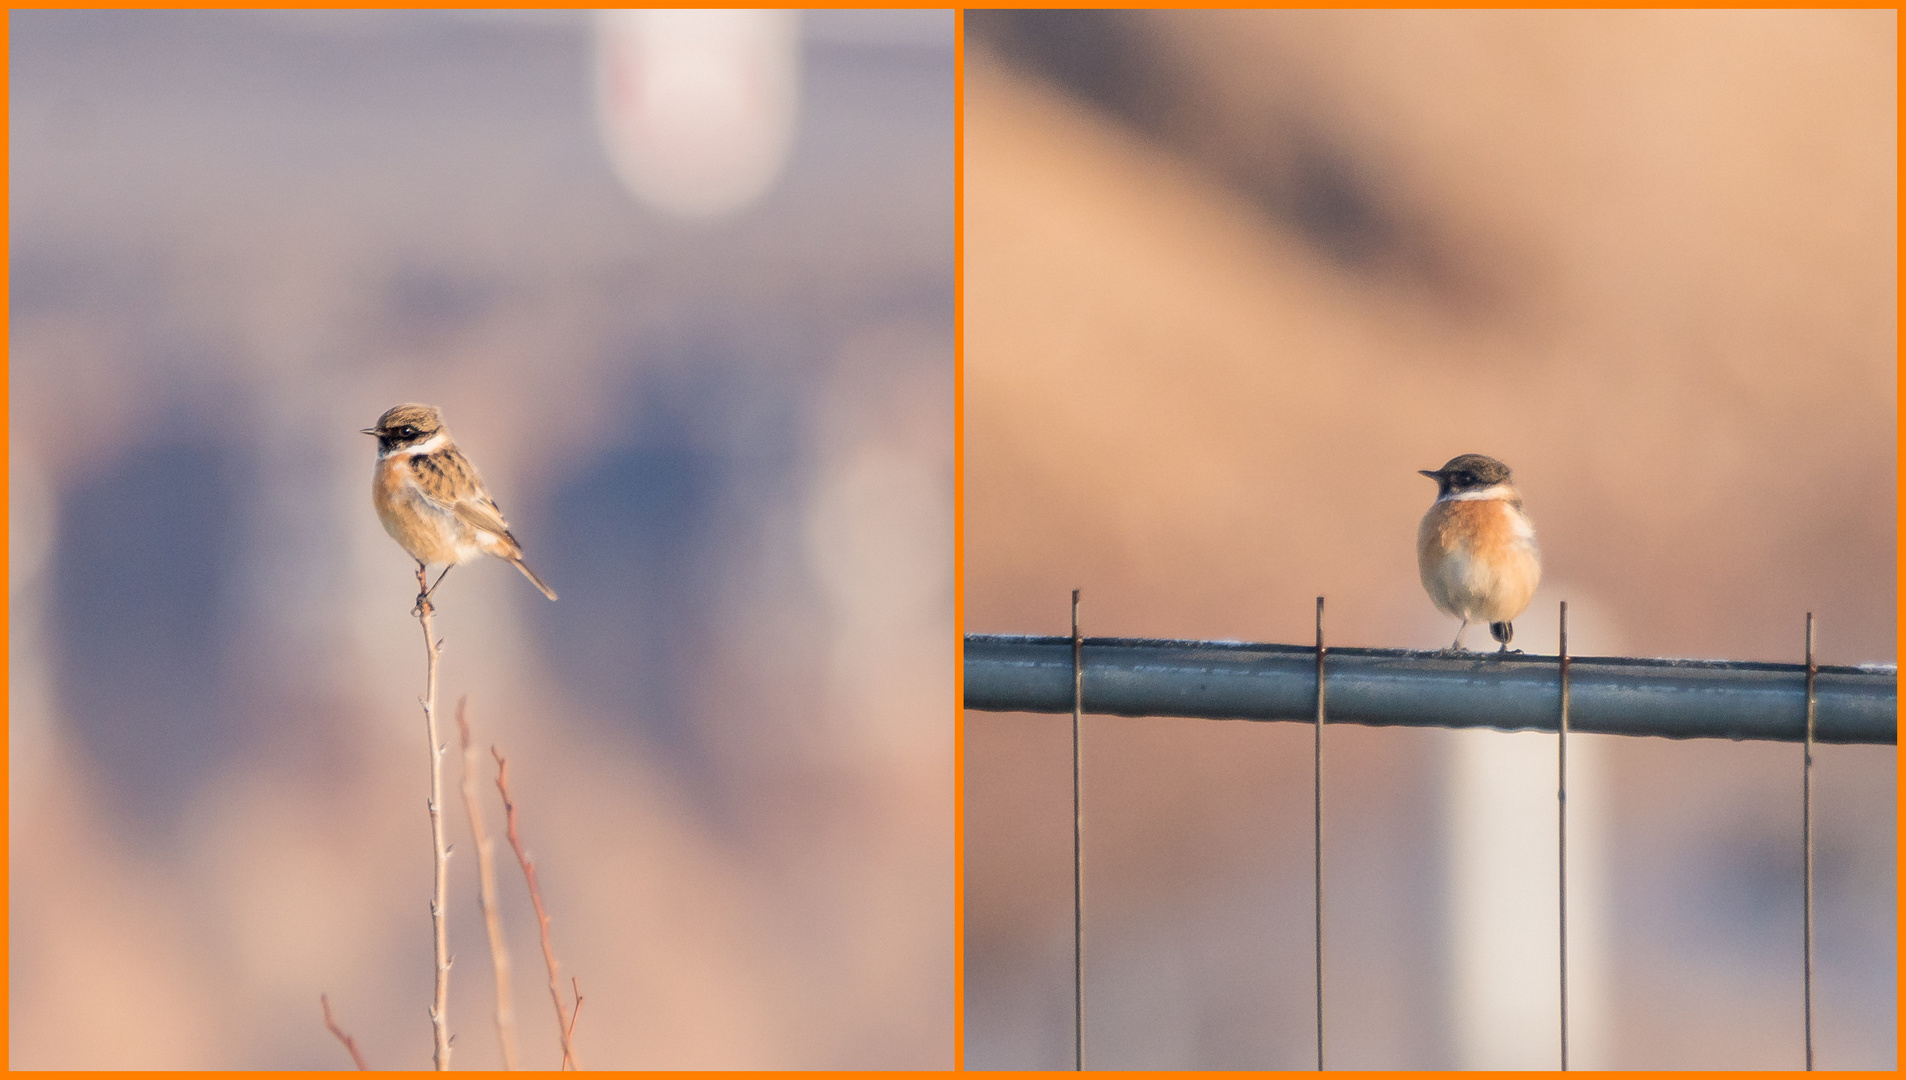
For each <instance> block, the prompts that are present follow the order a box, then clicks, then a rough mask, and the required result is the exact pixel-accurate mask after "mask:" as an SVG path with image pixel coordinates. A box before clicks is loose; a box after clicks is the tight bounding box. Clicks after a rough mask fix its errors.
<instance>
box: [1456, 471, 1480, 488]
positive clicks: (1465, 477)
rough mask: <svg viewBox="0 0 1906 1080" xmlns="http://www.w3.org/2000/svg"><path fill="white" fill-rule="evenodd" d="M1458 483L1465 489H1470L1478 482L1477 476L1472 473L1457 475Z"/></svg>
mask: <svg viewBox="0 0 1906 1080" xmlns="http://www.w3.org/2000/svg"><path fill="white" fill-rule="evenodd" d="M1456 482H1457V483H1459V484H1461V485H1462V486H1464V487H1468V486H1469V485H1471V484H1473V483H1475V482H1476V474H1475V473H1471V472H1466V473H1457V474H1456Z"/></svg>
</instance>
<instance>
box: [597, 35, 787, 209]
mask: <svg viewBox="0 0 1906 1080" xmlns="http://www.w3.org/2000/svg"><path fill="white" fill-rule="evenodd" d="M799 60H800V20H799V15H798V13H796V12H793V11H779V10H776V11H738V10H730V9H689V10H652V9H630V10H616V11H604V12H600V13H599V14H598V15H597V18H596V115H597V120H598V123H599V124H600V126H601V130H602V139H603V143H604V145H605V146H606V147H607V149H608V153H609V161H610V164H611V165H612V166H614V168H615V172H616V175H617V176H618V177H619V178H620V179H621V180H622V183H623V184H624V185H625V186H627V187H628V189H629V190H630V191H631V192H633V193H634V195H635V196H636V198H638V199H640V200H641V201H642V202H643V203H644V204H646V205H648V206H650V207H652V208H654V209H656V210H659V211H662V212H663V213H667V214H671V215H673V216H676V217H680V218H690V219H707V218H716V217H721V216H724V215H727V214H732V213H734V212H736V211H738V210H741V209H742V208H744V207H746V206H748V205H749V204H750V203H753V202H754V201H755V200H756V199H758V198H760V197H761V196H762V195H763V194H764V193H766V192H767V190H768V189H769V188H770V187H771V186H773V184H774V181H775V178H776V177H777V176H779V175H780V172H781V167H782V165H783V164H784V163H785V162H786V160H787V155H788V150H789V148H790V147H791V146H792V144H793V141H794V121H795V114H796V107H797V101H798V93H799V72H800V63H799Z"/></svg>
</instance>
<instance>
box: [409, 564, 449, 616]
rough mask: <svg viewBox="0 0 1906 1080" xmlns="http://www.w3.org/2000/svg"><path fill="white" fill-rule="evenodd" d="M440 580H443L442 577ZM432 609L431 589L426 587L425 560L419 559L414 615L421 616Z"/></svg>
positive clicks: (411, 611) (412, 608) (411, 610)
mask: <svg viewBox="0 0 1906 1080" xmlns="http://www.w3.org/2000/svg"><path fill="white" fill-rule="evenodd" d="M438 580H442V579H441V578H440V579H438ZM429 609H430V590H429V589H427V588H425V587H424V561H423V560H422V559H418V560H417V603H416V604H415V605H414V606H412V607H411V609H410V613H411V614H412V615H417V616H421V615H422V614H423V613H424V612H426V611H428V610H429Z"/></svg>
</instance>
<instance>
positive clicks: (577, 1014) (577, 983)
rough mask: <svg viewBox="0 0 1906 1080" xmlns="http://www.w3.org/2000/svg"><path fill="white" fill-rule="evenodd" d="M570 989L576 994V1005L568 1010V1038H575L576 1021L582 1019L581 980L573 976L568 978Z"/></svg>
mask: <svg viewBox="0 0 1906 1080" xmlns="http://www.w3.org/2000/svg"><path fill="white" fill-rule="evenodd" d="M569 986H570V989H572V990H574V991H575V992H576V1004H575V1005H573V1006H571V1007H570V1009H569V1037H570V1038H571V1039H574V1038H575V1037H576V1021H577V1020H578V1019H580V1018H581V1017H582V980H580V979H578V978H576V977H575V976H574V975H571V976H570V977H569Z"/></svg>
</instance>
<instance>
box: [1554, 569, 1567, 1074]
mask: <svg viewBox="0 0 1906 1080" xmlns="http://www.w3.org/2000/svg"><path fill="white" fill-rule="evenodd" d="M1556 651H1557V652H1558V653H1559V660H1560V666H1561V674H1562V710H1561V713H1560V714H1559V715H1558V716H1557V717H1556V723H1555V864H1556V872H1555V895H1556V916H1557V918H1556V923H1557V925H1558V926H1559V927H1560V930H1561V942H1560V947H1561V965H1560V966H1561V975H1562V978H1561V993H1560V995H1559V1000H1560V1002H1561V1011H1562V1071H1563V1072H1567V1071H1568V601H1567V600H1564V601H1562V614H1561V645H1560V648H1559V649H1557V650H1556Z"/></svg>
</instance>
